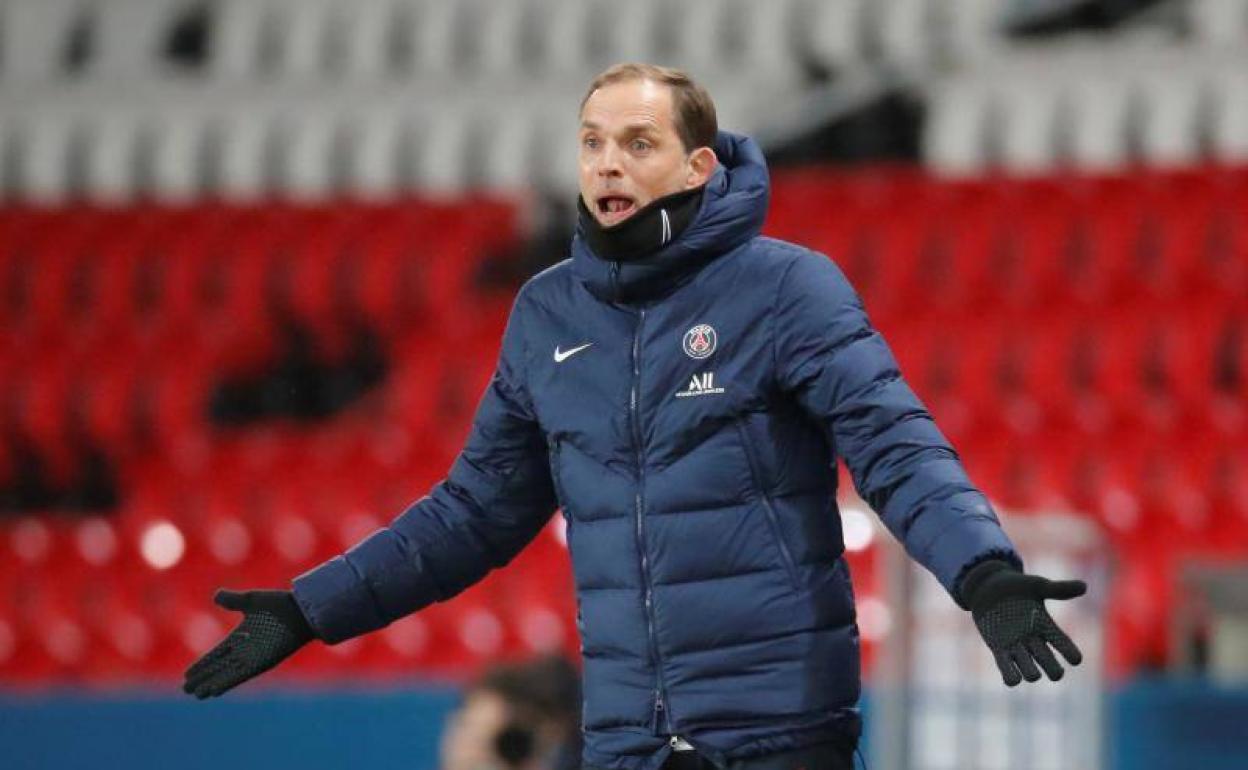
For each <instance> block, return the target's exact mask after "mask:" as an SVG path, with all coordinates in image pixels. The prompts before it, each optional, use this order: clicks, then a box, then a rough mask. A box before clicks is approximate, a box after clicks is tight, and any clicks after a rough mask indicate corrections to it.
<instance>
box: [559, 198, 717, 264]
mask: <svg viewBox="0 0 1248 770" xmlns="http://www.w3.org/2000/svg"><path fill="white" fill-rule="evenodd" d="M702 191H703V188H702V187H694V188H692V189H689V190H682V191H681V192H678V193H672V194H671V195H665V196H663V197H662V198H656V199H654V200H653V201H651V202H650V203H648V204H646V205H645V206H644V207H642V208H641V209H640V210H638V211H637V213H636V214H633V215H632V216H631V217H629V218H628V219H625V220H624V221H623V222H620V223H619V224H617V225H612V226H611V227H603V226H602V225H600V224H598V220H597V219H595V218H594V215H593V213H592V212H591V211H590V210H589V209H588V208H587V207H586V206H585V200H584V199H583V198H582V197H581V196H579V195H578V196H576V208H577V212H578V215H579V217H580V225H581V232H582V233H583V234H584V236H585V242H586V243H588V244H589V248H590V249H591V250H592V251H593V252H594V254H596V255H598V257H599V258H601V259H605V260H609V261H612V262H629V261H632V260H637V259H642V258H644V257H646V256H648V255H650V254H653V253H654V252H656V251H658V250H659V249H660V248H662V247H664V246H666V245H667V244H669V243H671V242H672V241H674V240H676V238H677V236H679V235H680V234H681V233H682V232H684V229H685V228H686V227H688V226H689V223H690V222H692V221H693V218H694V216H696V215H697V213H698V209H699V208H700V207H701V205H702Z"/></svg>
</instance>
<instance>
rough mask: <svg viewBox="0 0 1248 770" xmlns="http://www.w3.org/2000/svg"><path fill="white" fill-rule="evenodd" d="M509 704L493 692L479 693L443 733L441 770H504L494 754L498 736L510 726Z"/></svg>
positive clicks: (458, 712)
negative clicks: (494, 769)
mask: <svg viewBox="0 0 1248 770" xmlns="http://www.w3.org/2000/svg"><path fill="white" fill-rule="evenodd" d="M509 716H510V713H509V710H508V708H507V703H506V701H504V700H503V699H502V698H501V697H500V696H498V695H495V694H494V693H491V692H475V693H473V694H471V695H469V696H468V698H467V700H466V701H465V702H464V705H463V707H462V708H460V710H459V711H457V712H456V713H455V714H454V715H453V716H452V718H451V719H450V721H449V722H448V724H447V729H446V731H445V732H444V733H443V734H442V764H441V770H480V768H489V767H499V768H501V767H502V761H501V760H500V759H499V758H498V755H496V754H495V753H494V736H495V735H497V734H498V732H499V731H500V730H502V729H503V727H504V726H505V725H506V724H507V719H508V718H509Z"/></svg>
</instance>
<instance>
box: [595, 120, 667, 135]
mask: <svg viewBox="0 0 1248 770" xmlns="http://www.w3.org/2000/svg"><path fill="white" fill-rule="evenodd" d="M581 128H585V129H589V130H590V131H601V130H602V126H600V125H598V124H597V123H595V122H593V121H592V120H583V121H581ZM655 131H658V126H656V125H654V124H653V123H629V124H628V125H627V126H624V133H626V134H627V133H631V134H640V133H645V132H651V133H652V132H655Z"/></svg>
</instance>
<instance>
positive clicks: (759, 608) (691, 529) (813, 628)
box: [294, 133, 1018, 770]
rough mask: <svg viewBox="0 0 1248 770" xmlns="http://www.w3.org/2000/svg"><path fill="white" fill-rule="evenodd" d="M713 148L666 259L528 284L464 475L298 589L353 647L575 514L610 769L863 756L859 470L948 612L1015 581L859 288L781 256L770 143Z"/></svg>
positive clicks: (821, 263) (586, 632)
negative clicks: (673, 761)
mask: <svg viewBox="0 0 1248 770" xmlns="http://www.w3.org/2000/svg"><path fill="white" fill-rule="evenodd" d="M715 149H716V154H717V155H718V157H719V160H720V166H719V168H718V169H717V170H716V171H715V173H714V175H713V176H712V178H711V180H710V182H709V183H708V185H707V188H706V192H705V194H704V196H703V200H702V203H701V208H700V210H699V212H698V214H697V215H696V216H695V218H694V219H693V221H692V222H691V223H690V225H689V226H688V227H687V228H686V230H685V231H684V232H683V233H682V234H680V236H679V237H678V238H677V239H676V240H674V241H673V242H672V243H670V244H668V245H667V246H665V247H664V248H663V249H662V250H661V251H659V252H657V253H656V254H654V255H652V256H650V257H648V258H646V259H645V260H642V261H635V262H625V263H618V262H608V261H604V260H601V259H599V258H598V257H596V256H595V255H594V254H593V253H592V252H590V251H589V249H588V247H587V245H586V244H585V241H584V240H583V239H582V238H580V237H579V236H578V237H577V238H576V239H575V240H574V242H573V244H572V258H571V259H570V260H565V261H564V262H561V263H559V264H557V265H555V266H553V267H551V268H549V269H547V270H545V271H544V272H542V273H540V274H538V275H537V276H535V277H533V278H532V279H531V280H529V281H528V283H526V284H525V286H524V287H523V288H522V289H521V290H520V293H519V295H518V296H517V298H516V301H515V306H514V308H513V309H512V313H511V318H510V320H509V321H508V325H507V331H506V333H505V335H504V339H503V345H502V352H501V354H500V357H499V361H498V369H497V372H496V374H495V376H494V378H493V380H492V381H491V383H490V385H489V387H488V389H487V391H486V393H485V395H484V396H483V398H482V401H481V403H480V406H479V407H478V411H477V414H476V418H475V421H474V424H473V429H472V432H471V435H470V437H469V439H468V441H467V444H466V446H465V447H464V449H463V452H462V453H461V454H460V456H459V457H458V459H457V460H456V461H455V463H454V465H453V467H452V468H451V470H450V473H449V475H448V477H447V478H446V480H445V481H443V482H442V483H440V484H438V485H437V486H436V487H435V488H434V489H433V490H432V491H431V492H430V494H429V495H428V496H426V497H424V498H422V499H421V500H419V501H417V502H416V503H414V504H413V505H412V506H411V507H409V508H408V509H407V510H406V511H405V512H404V513H402V514H401V515H400V516H399V517H398V518H397V519H395V520H394V521H393V522H392V523H391V524H390V526H389V527H387V528H385V529H382V530H380V531H378V532H377V533H375V534H374V535H372V536H371V537H369V538H368V539H366V540H364V541H363V542H361V543H360V544H358V545H356V546H355V547H354V548H352V549H351V550H350V551H349V552H348V553H346V554H345V555H343V556H341V557H338V558H335V559H333V560H331V561H329V562H327V563H325V564H324V565H322V566H320V567H318V568H316V569H314V570H312V571H310V572H308V573H306V574H304V575H302V576H300V577H299V578H298V579H297V580H296V581H295V584H294V590H295V596H296V598H297V600H298V602H299V605H300V606H301V607H302V609H303V611H304V613H305V614H306V615H307V617H308V619H309V621H310V622H311V623H312V625H313V627H314V628H315V629H316V630H317V631H318V632H319V634H320V636H321V637H322V638H323V639H325V640H326V641H328V642H331V643H332V642H336V641H340V640H343V639H347V638H349V637H352V636H356V635H358V634H362V633H364V632H367V631H371V630H374V629H377V628H380V627H382V626H384V625H386V624H387V623H389V622H391V621H393V620H395V619H397V618H399V617H402V616H404V615H406V614H408V613H410V612H413V611H415V610H418V609H420V608H421V607H423V606H425V605H427V604H429V603H431V602H434V601H440V600H444V599H448V598H450V597H451V596H454V595H455V594H456V593H458V592H460V591H462V590H463V589H464V588H466V587H468V586H469V585H470V584H472V583H474V582H475V581H477V580H479V579H480V578H481V577H482V576H483V575H484V574H485V573H486V572H488V571H489V570H490V569H492V568H494V567H500V566H502V565H504V564H506V563H507V562H508V561H509V560H510V559H512V557H514V556H515V555H516V554H517V553H518V552H519V551H520V550H521V549H522V548H523V547H524V546H525V544H526V543H528V542H529V541H530V540H532V539H533V537H534V536H535V535H536V534H537V533H538V532H539V531H540V530H541V529H542V527H543V525H544V524H545V523H546V522H547V520H548V519H549V517H550V515H551V513H552V512H553V511H554V509H555V507H556V505H557V504H558V505H561V506H562V508H563V512H564V515H565V516H566V517H567V523H568V546H569V549H570V552H571V555H572V563H573V571H574V574H575V577H576V590H577V596H578V604H579V608H580V611H579V613H578V626H579V630H580V633H581V643H582V652H583V655H584V663H585V669H584V675H585V683H584V693H585V703H584V731H585V761H586V763H588V764H590V765H593V766H596V767H603V768H619V769H620V770H625V769H627V770H643V769H644V770H654V769H655V768H657V767H659V765H661V764H662V762H663V760H664V758H665V757H666V755H667V754H668V753H669V752H670V748H669V747H668V742H667V736H671V735H680V736H683V737H684V738H686V739H687V740H688V741H690V742H691V743H693V744H694V746H696V747H697V748H699V749H700V750H701V751H702V752H703V753H705V754H707V755H708V756H710V757H712V758H713V759H715V760H716V761H719V762H722V761H724V760H725V759H728V758H737V757H747V756H756V755H764V754H768V753H773V752H778V751H782V750H786V749H791V748H796V747H800V746H805V745H810V744H815V743H821V742H825V741H829V740H833V739H835V738H837V737H838V736H843V735H846V734H849V735H855V734H856V733H857V731H858V729H859V728H858V717H857V711H856V708H855V704H856V702H857V700H858V695H859V665H858V633H857V628H856V625H855V615H854V599H853V593H852V589H851V586H850V579H849V573H848V571H847V568H846V564H845V559H844V558H843V544H842V539H841V529H840V519H839V515H838V510H837V504H836V482H837V475H836V472H835V463H836V460H837V458H838V457H839V458H842V459H843V460H844V461H845V462H846V463H847V464H848V466H849V469H850V472H851V475H852V477H853V480H854V484H855V486H856V487H857V489H858V492H859V493H860V494H861V495H862V497H863V499H865V500H866V501H867V502H868V503H869V504H870V505H871V506H872V507H873V508H874V509H875V510H876V511H877V512H878V513H879V514H880V516H881V517H882V518H883V520H884V522H885V524H886V525H887V526H888V528H889V529H890V530H891V531H892V532H893V534H894V535H895V536H896V537H897V538H898V539H899V540H900V541H901V542H902V543H904V544H905V547H906V550H907V551H908V552H909V553H910V555H911V556H913V557H914V558H915V559H917V560H918V561H919V562H921V563H922V564H923V565H924V566H926V567H927V568H928V569H929V570H931V571H932V572H933V573H934V574H935V575H936V577H937V578H938V579H939V580H940V581H941V583H943V584H944V585H945V587H946V588H948V589H949V590H950V591H951V592H952V591H955V590H956V583H957V580H958V577H959V575H960V574H961V573H962V571H963V570H964V569H965V568H966V567H968V566H969V565H970V564H972V563H974V562H975V561H977V560H980V559H983V558H985V557H989V556H996V557H1000V558H1006V559H1009V560H1013V561H1015V562H1017V561H1018V557H1017V555H1016V554H1015V551H1014V549H1013V546H1012V545H1011V543H1010V541H1009V539H1008V538H1007V537H1006V535H1005V533H1004V532H1003V531H1002V529H1001V527H1000V526H999V524H998V522H997V519H996V516H995V515H994V513H993V511H992V509H991V507H990V506H989V503H988V501H987V500H986V499H985V498H984V496H983V495H982V494H981V493H980V492H979V491H978V490H977V489H976V488H975V487H974V486H973V485H972V484H971V482H970V481H969V480H968V478H967V476H966V473H965V472H964V471H963V468H962V465H961V463H960V462H959V460H958V457H957V455H956V454H955V453H954V452H953V450H952V449H951V448H950V446H949V444H948V442H947V441H946V440H945V438H944V437H943V436H942V435H941V433H940V432H939V431H938V430H937V428H936V426H935V425H934V424H933V422H932V419H931V417H930V416H929V415H928V412H927V411H926V410H925V409H924V407H923V405H922V404H921V403H920V402H919V400H918V399H917V398H916V397H915V395H914V393H913V392H912V391H911V390H910V388H909V387H908V386H907V385H906V383H905V381H904V380H903V379H902V377H901V374H900V373H899V372H898V369H897V364H896V363H895V361H894V359H893V355H892V353H891V352H890V351H889V349H888V347H887V346H886V345H885V343H884V340H883V339H882V338H881V337H880V335H879V334H878V333H877V332H876V331H875V330H874V329H873V328H872V327H871V325H870V323H869V321H868V319H867V316H866V314H865V312H864V311H863V306H862V304H861V302H860V301H859V299H858V297H857V295H856V294H855V293H854V291H853V289H852V288H851V287H850V285H849V283H848V282H847V281H846V279H845V277H844V275H842V273H841V271H840V270H839V269H837V267H836V265H835V264H834V263H833V262H832V261H831V260H829V259H828V258H826V257H824V256H821V255H819V254H816V253H813V252H811V251H809V250H807V249H804V248H802V247H799V246H795V245H793V244H789V243H785V242H782V241H777V240H773V239H770V238H765V237H761V236H760V235H759V230H760V228H761V226H762V222H763V219H764V216H765V214H766V208H767V198H768V182H767V169H766V166H765V164H764V160H763V157H762V153H761V152H760V151H759V149H758V147H757V145H756V144H755V143H754V142H753V141H751V140H750V139H747V138H745V137H740V136H735V135H732V134H728V133H721V135H720V137H719V141H718V142H717V146H716V148H715Z"/></svg>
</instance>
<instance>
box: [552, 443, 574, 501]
mask: <svg viewBox="0 0 1248 770" xmlns="http://www.w3.org/2000/svg"><path fill="white" fill-rule="evenodd" d="M559 449H560V446H559V439H551V440H550V480H551V483H553V484H554V485H555V497H556V498H558V501H559V507H560V508H561V509H562V510H563V512H564V513H565V514H566V513H568V506H567V503H568V501H567V498H566V497H565V496H564V494H563V484H562V483H561V482H560V480H559ZM568 518H571V516H568Z"/></svg>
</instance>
